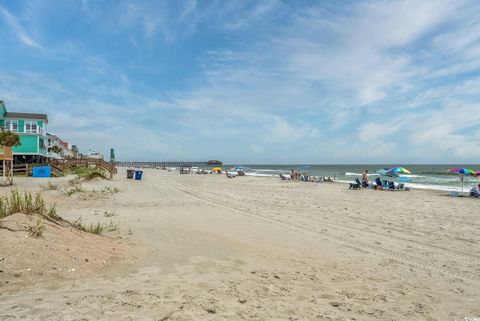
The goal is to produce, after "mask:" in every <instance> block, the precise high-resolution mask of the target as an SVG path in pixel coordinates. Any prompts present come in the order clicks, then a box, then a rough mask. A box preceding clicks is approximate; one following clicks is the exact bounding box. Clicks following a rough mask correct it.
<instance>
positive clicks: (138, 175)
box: [135, 171, 143, 181]
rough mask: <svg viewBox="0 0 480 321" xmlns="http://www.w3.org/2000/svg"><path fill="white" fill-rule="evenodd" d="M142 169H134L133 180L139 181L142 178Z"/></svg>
mask: <svg viewBox="0 0 480 321" xmlns="http://www.w3.org/2000/svg"><path fill="white" fill-rule="evenodd" d="M142 174H143V172H142V171H135V180H136V181H141V180H142Z"/></svg>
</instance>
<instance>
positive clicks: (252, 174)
mask: <svg viewBox="0 0 480 321" xmlns="http://www.w3.org/2000/svg"><path fill="white" fill-rule="evenodd" d="M245 176H256V177H275V176H278V174H260V173H245Z"/></svg>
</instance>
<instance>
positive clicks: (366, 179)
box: [362, 169, 369, 187]
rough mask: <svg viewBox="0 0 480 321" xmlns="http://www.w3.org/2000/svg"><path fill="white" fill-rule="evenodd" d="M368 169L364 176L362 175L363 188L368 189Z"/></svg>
mask: <svg viewBox="0 0 480 321" xmlns="http://www.w3.org/2000/svg"><path fill="white" fill-rule="evenodd" d="M368 185H369V183H368V169H366V170H365V171H364V172H363V174H362V186H363V187H368Z"/></svg>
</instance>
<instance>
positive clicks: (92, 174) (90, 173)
mask: <svg viewBox="0 0 480 321" xmlns="http://www.w3.org/2000/svg"><path fill="white" fill-rule="evenodd" d="M71 173H72V174H75V175H77V176H78V177H79V178H80V179H83V180H86V181H90V180H92V179H94V178H101V179H108V177H107V174H106V173H105V171H104V170H103V169H101V168H97V167H75V168H73V169H72V170H71Z"/></svg>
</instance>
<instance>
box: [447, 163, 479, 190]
mask: <svg viewBox="0 0 480 321" xmlns="http://www.w3.org/2000/svg"><path fill="white" fill-rule="evenodd" d="M447 172H448V173H455V174H459V175H460V181H461V182H462V193H463V175H471V176H477V175H478V173H476V172H475V171H472V170H471V169H469V168H464V167H457V168H450V169H449V170H448V171H447Z"/></svg>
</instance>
